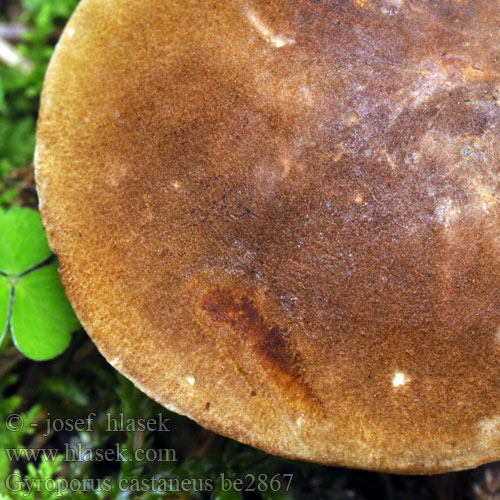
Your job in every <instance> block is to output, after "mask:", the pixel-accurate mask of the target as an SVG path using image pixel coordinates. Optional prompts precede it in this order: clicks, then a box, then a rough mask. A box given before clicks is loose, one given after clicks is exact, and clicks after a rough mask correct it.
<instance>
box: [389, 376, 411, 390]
mask: <svg viewBox="0 0 500 500" xmlns="http://www.w3.org/2000/svg"><path fill="white" fill-rule="evenodd" d="M409 381H410V379H409V378H408V377H407V376H406V375H405V374H404V373H402V372H396V373H395V374H394V378H393V379H392V385H393V386H394V387H401V386H403V385H405V384H407V383H408V382H409Z"/></svg>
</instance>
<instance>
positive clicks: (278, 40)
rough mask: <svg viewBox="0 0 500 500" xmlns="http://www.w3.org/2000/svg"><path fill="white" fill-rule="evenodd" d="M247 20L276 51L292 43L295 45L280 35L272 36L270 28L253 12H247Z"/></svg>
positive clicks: (292, 41)
mask: <svg viewBox="0 0 500 500" xmlns="http://www.w3.org/2000/svg"><path fill="white" fill-rule="evenodd" d="M247 19H248V20H249V21H250V24H251V25H252V26H253V27H254V28H255V29H256V30H257V31H258V32H259V34H260V35H261V36H262V37H263V38H264V39H265V40H266V41H267V42H268V43H270V44H271V45H272V46H274V47H276V48H277V49H279V48H280V47H284V46H285V45H291V44H292V43H295V40H291V39H289V38H284V37H282V36H280V35H276V34H274V33H273V31H272V30H271V28H270V27H269V26H267V25H266V24H265V23H264V22H263V21H262V20H261V19H260V18H259V16H258V15H257V14H256V13H255V12H254V11H253V10H249V11H248V12H247Z"/></svg>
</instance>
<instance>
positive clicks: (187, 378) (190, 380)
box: [186, 377, 195, 385]
mask: <svg viewBox="0 0 500 500" xmlns="http://www.w3.org/2000/svg"><path fill="white" fill-rule="evenodd" d="M186 380H187V381H188V383H189V384H191V385H194V383H195V378H194V377H186Z"/></svg>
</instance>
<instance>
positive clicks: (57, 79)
mask: <svg viewBox="0 0 500 500" xmlns="http://www.w3.org/2000/svg"><path fill="white" fill-rule="evenodd" d="M499 19H500V1H499V0H462V1H460V2H457V1H452V0H434V1H432V2H429V1H425V0H382V1H374V0H344V1H334V0H272V1H269V0H252V1H243V0H231V1H229V0H226V1H220V0H217V1H216V0H204V1H203V2H189V1H185V0H182V1H181V0H170V1H168V2H165V1H164V0H127V1H125V0H106V1H103V0H83V1H82V3H81V4H80V5H79V7H78V9H77V11H76V12H75V14H74V16H73V17H72V19H71V20H70V22H69V24H68V26H67V27H66V29H65V31H64V33H63V35H62V38H61V40H60V42H59V44H58V46H57V49H56V52H55V54H54V57H53V59H52V62H51V64H50V68H49V70H48V73H47V78H46V81H45V86H44V90H43V98H42V105H41V111H40V119H39V125H38V133H37V150H36V177H37V182H38V190H39V196H40V203H41V211H42V216H43V220H44V223H45V225H46V228H47V231H48V236H49V241H50V244H51V246H52V248H53V249H54V251H55V252H56V253H57V254H58V256H59V259H60V265H61V275H62V279H63V283H64V285H65V287H66V290H67V293H68V296H69V298H70V300H71V302H72V304H73V306H74V308H75V311H76V313H77V315H78V317H79V319H80V320H81V322H82V324H83V326H84V327H85V329H86V330H87V331H88V333H89V335H90V336H91V337H92V339H93V340H94V341H95V343H96V344H97V346H98V348H99V349H100V351H101V352H102V353H103V354H104V356H105V357H106V358H107V359H108V361H109V362H110V363H111V364H112V365H113V366H114V367H116V369H117V370H119V371H120V372H122V373H123V374H124V375H125V376H127V377H128V378H130V379H131V380H132V381H133V382H134V383H135V384H136V385H137V386H138V387H139V388H140V389H142V390H143V391H144V392H145V393H146V394H148V395H149V396H151V397H152V398H154V399H155V400H157V401H158V402H160V403H161V404H163V405H164V406H166V407H167V408H169V409H171V410H174V411H176V412H178V413H181V414H185V415H188V416H189V417H190V418H192V419H194V420H196V421H197V422H199V423H200V424H201V425H203V426H205V427H207V428H209V429H212V430H214V431H216V432H219V433H221V434H224V435H227V436H230V437H232V438H235V439H238V440H240V441H242V442H245V443H249V444H251V445H253V446H256V447H259V448H262V449H264V450H266V451H268V452H270V453H274V454H278V455H283V456H287V457H293V458H299V459H304V460H311V461H315V462H319V463H324V464H337V465H344V466H352V467H361V468H366V469H376V470H383V471H392V472H409V473H437V472H443V471H448V470H453V469H461V468H467V467H473V466H476V465H478V464H480V463H483V462H486V461H491V460H495V459H499V458H500V149H499V147H498V136H499V134H500V106H499V101H498V99H499V95H500V42H499V38H498V23H499Z"/></svg>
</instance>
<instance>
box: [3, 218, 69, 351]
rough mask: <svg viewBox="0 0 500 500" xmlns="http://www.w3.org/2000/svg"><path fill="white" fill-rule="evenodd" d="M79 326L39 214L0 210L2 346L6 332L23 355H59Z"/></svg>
mask: <svg viewBox="0 0 500 500" xmlns="http://www.w3.org/2000/svg"><path fill="white" fill-rule="evenodd" d="M78 327H79V323H78V320H77V318H76V316H75V314H74V312H73V309H72V308H71V304H70V303H69V301H68V299H67V297H66V294H65V292H64V288H63V286H62V284H61V280H60V279H59V273H58V269H57V260H56V259H55V256H54V255H53V254H52V253H51V251H50V249H49V246H48V243H47V237H46V235H45V232H44V230H43V226H42V222H41V220H40V214H39V213H38V212H37V211H35V210H31V209H28V208H11V209H10V210H9V211H6V212H5V211H0V345H2V344H4V341H5V339H6V336H7V335H8V334H9V333H10V335H11V336H12V340H13V342H14V344H15V345H16V347H17V348H18V349H19V351H21V352H22V353H23V354H24V355H25V356H27V357H28V358H31V359H33V360H36V361H44V360H47V359H51V358H54V357H56V356H58V355H59V354H61V353H62V352H63V351H64V350H65V349H66V348H67V347H68V345H69V343H70V341H71V333H72V332H73V331H75V330H77V329H78Z"/></svg>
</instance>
